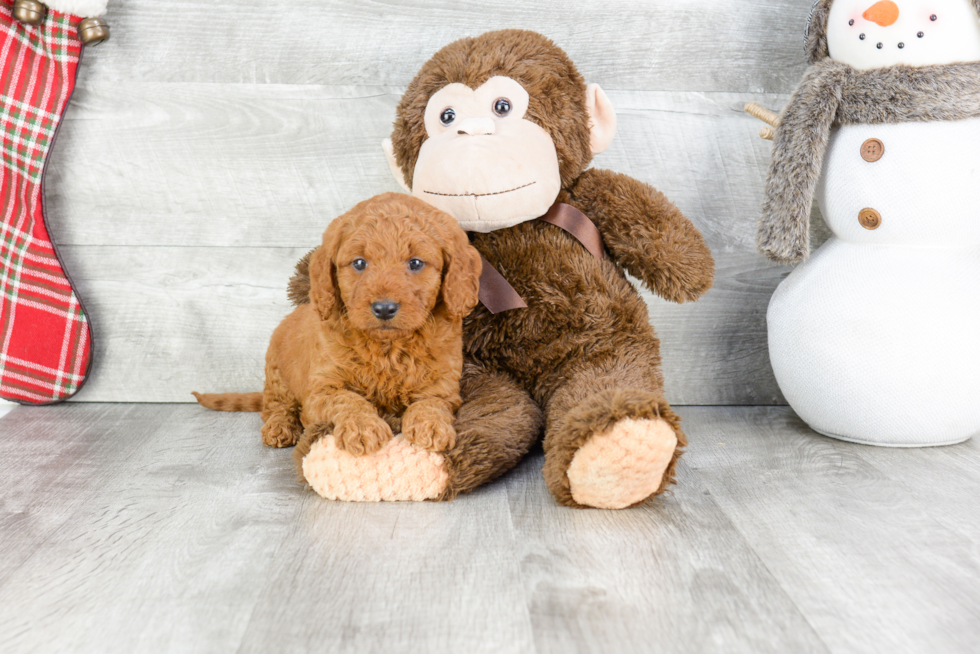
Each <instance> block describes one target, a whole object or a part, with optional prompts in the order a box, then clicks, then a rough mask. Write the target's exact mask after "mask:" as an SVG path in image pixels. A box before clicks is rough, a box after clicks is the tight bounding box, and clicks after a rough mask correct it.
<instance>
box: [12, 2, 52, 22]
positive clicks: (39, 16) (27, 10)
mask: <svg viewBox="0 0 980 654" xmlns="http://www.w3.org/2000/svg"><path fill="white" fill-rule="evenodd" d="M47 13H48V8H47V7H45V6H44V3H43V2H38V1H37V0H16V2H14V18H16V19H17V20H19V21H20V22H22V23H24V24H26V25H40V24H41V23H42V22H44V16H45V15H46V14H47Z"/></svg>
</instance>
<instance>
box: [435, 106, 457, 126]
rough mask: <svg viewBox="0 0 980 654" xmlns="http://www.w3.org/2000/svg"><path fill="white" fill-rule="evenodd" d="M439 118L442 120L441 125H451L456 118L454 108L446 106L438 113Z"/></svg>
mask: <svg viewBox="0 0 980 654" xmlns="http://www.w3.org/2000/svg"><path fill="white" fill-rule="evenodd" d="M439 120H441V121H442V124H443V125H451V124H452V122H453V121H454V120H456V110H455V109H453V108H452V107H446V108H445V109H443V110H442V113H441V114H439Z"/></svg>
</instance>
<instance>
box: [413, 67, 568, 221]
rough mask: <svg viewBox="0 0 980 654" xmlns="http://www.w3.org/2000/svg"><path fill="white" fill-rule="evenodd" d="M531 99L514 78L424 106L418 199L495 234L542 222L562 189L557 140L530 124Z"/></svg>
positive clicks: (458, 88)
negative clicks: (529, 105) (502, 230)
mask: <svg viewBox="0 0 980 654" xmlns="http://www.w3.org/2000/svg"><path fill="white" fill-rule="evenodd" d="M528 101H529V96H528V93H527V91H526V90H525V89H524V87H523V86H521V84H520V83H518V82H517V81H515V80H513V79H511V78H509V77H491V78H490V79H489V80H487V82H486V83H485V84H484V85H483V86H481V87H480V88H478V89H476V90H473V89H471V88H469V87H468V86H466V85H464V84H449V85H447V86H445V87H443V88H442V89H440V90H439V91H438V92H436V93H435V94H434V95H433V96H432V97H431V98H430V99H429V103H428V104H427V105H426V108H425V131H426V135H427V136H428V138H427V139H426V140H425V142H424V143H423V144H422V148H421V149H420V150H419V156H418V161H417V162H416V164H415V171H414V176H413V181H412V194H413V195H414V196H415V197H417V198H420V199H422V200H425V201H426V202H428V203H429V204H431V205H434V206H435V207H436V208H438V209H441V210H443V211H445V212H446V213H448V214H450V215H451V216H454V217H455V218H456V220H458V221H459V224H460V226H461V227H462V228H463V229H465V230H467V231H475V232H489V231H493V230H495V229H502V228H504V227H511V226H513V225H517V224H518V223H522V222H525V221H527V220H533V219H534V218H537V217H539V216H543V215H544V214H545V213H546V212H547V211H548V208H549V207H551V205H552V204H553V203H554V201H555V198H556V197H558V192H559V191H560V190H561V174H560V173H559V170H558V153H557V152H556V151H555V144H554V142H553V141H552V140H551V136H550V135H549V134H548V132H546V131H545V130H544V129H542V128H541V127H540V126H538V125H536V124H535V123H533V122H531V121H530V120H527V119H526V118H524V115H525V114H526V113H527V107H528Z"/></svg>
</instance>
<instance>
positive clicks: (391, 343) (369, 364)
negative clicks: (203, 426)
mask: <svg viewBox="0 0 980 654" xmlns="http://www.w3.org/2000/svg"><path fill="white" fill-rule="evenodd" d="M412 258H417V259H419V260H420V261H423V262H424V266H423V267H422V269H421V270H419V271H412V270H410V269H409V266H408V261H409V260H410V259H412ZM356 259H364V260H365V261H366V262H367V264H366V265H367V267H366V269H365V270H364V271H361V272H359V271H357V270H355V269H354V268H353V267H352V266H351V262H352V261H354V260H356ZM480 269H481V264H480V259H479V255H478V253H477V252H476V250H474V249H473V248H472V247H471V246H470V245H469V243H468V242H467V240H466V235H465V234H464V233H463V231H462V230H461V229H460V228H459V226H458V225H457V224H456V221H455V220H453V219H452V217H450V216H449V215H447V214H445V213H443V212H441V211H438V210H437V209H435V208H433V207H431V206H429V205H427V204H426V203H424V202H422V201H421V200H417V199H415V198H413V197H410V196H406V195H400V194H396V193H388V194H385V195H382V196H379V197H377V198H374V199H372V200H368V201H366V202H362V203H361V204H359V205H357V206H356V207H354V209H352V210H351V211H350V212H348V213H346V214H344V215H343V216H341V217H339V218H337V219H336V220H334V221H333V222H332V223H331V224H330V226H329V227H328V228H327V230H326V232H325V233H324V236H323V245H322V246H321V247H320V248H319V249H318V250H317V251H316V254H315V255H314V256H313V257H312V258H311V259H310V261H309V271H310V273H311V287H310V288H309V295H310V298H311V300H312V301H311V302H310V303H308V304H303V305H302V306H300V307H298V308H297V309H296V310H295V311H293V313H291V314H290V315H289V316H287V317H286V319H285V320H284V321H283V322H282V324H280V325H279V327H278V328H277V329H276V331H275V333H274V334H273V336H272V340H271V342H270V344H269V349H268V352H267V354H266V369H265V374H266V380H265V390H264V391H263V393H262V395H261V396H259V394H257V393H253V394H224V395H199V394H197V393H195V396H196V397H197V398H198V401H199V402H200V403H201V404H203V405H204V406H207V407H210V408H214V409H219V410H260V409H261V411H262V419H263V422H264V424H263V426H262V440H263V442H264V443H265V444H266V445H270V446H273V447H285V446H291V445H296V444H297V443H301V445H302V447H301V448H299V451H300V452H301V453H302V454H305V453H306V452H307V451H309V446H310V445H311V444H312V443H313V442H315V441H316V440H317V439H318V438H320V437H321V436H323V435H324V434H333V436H334V437H335V438H336V440H337V445H338V447H340V448H342V449H344V450H347V451H348V452H350V453H352V454H370V453H372V452H375V451H377V450H379V449H380V448H381V447H382V446H383V445H384V444H385V443H386V442H388V441H389V440H390V439H391V438H392V436H393V430H394V431H401V432H402V433H403V435H404V437H405V438H406V440H408V441H410V442H412V443H415V444H416V445H419V446H420V447H424V448H427V449H432V450H440V451H441V450H445V449H447V448H449V447H452V445H453V444H454V443H455V442H456V433H455V431H454V429H453V427H452V423H453V416H454V414H455V412H456V410H457V409H458V408H459V406H460V404H461V399H460V395H459V379H460V371H461V368H462V365H463V361H462V321H463V317H464V316H465V315H466V314H467V313H469V312H470V311H471V310H472V308H473V305H475V304H476V302H477V292H478V290H479V276H480ZM381 299H386V300H393V301H395V302H398V303H399V305H400V308H399V310H398V313H397V314H396V315H395V317H394V318H392V319H390V320H387V321H382V320H379V319H378V318H376V317H375V316H374V315H373V314H372V312H371V304H372V303H373V302H376V301H378V300H381ZM304 429H305V431H304ZM301 439H302V440H301ZM301 459H302V456H300V458H299V460H300V461H301Z"/></svg>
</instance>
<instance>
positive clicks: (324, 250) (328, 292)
mask: <svg viewBox="0 0 980 654" xmlns="http://www.w3.org/2000/svg"><path fill="white" fill-rule="evenodd" d="M344 218H345V217H344V216H341V217H339V218H336V219H334V221H333V222H332V223H330V225H329V226H328V227H327V230H326V231H325V232H324V233H323V244H322V245H321V246H320V247H319V248H317V249H316V251H314V252H313V256H312V257H310V303H311V304H312V305H313V308H314V309H316V312H317V313H319V314H320V318H321V319H322V320H326V319H327V318H329V317H330V314H331V313H333V312H334V311H335V310H338V309H340V307H341V306H342V305H343V300H341V298H340V291H339V289H338V288H337V279H336V263H335V261H336V258H337V251H338V250H339V249H340V244H341V243H342V242H343V236H344V232H345V231H346V230H345V229H344V228H345V223H346V220H344Z"/></svg>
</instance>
